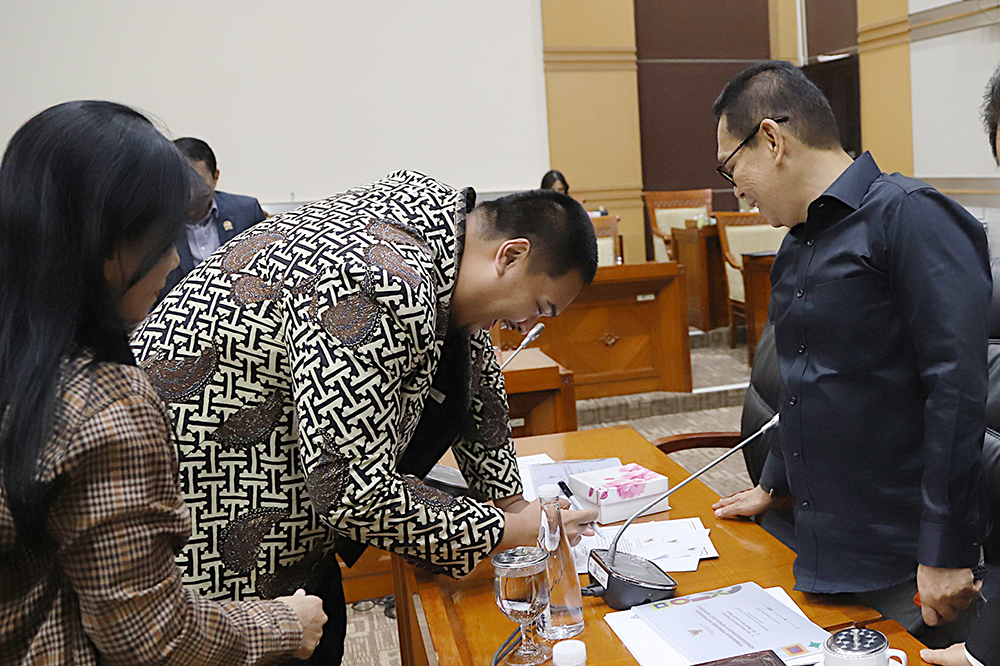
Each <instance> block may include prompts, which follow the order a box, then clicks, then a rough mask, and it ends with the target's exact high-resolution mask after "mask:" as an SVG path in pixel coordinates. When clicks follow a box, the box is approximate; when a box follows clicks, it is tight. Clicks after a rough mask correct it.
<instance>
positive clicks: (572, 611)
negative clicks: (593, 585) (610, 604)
mask: <svg viewBox="0 0 1000 666" xmlns="http://www.w3.org/2000/svg"><path fill="white" fill-rule="evenodd" d="M538 500H539V502H541V504H542V525H541V528H540V529H539V530H538V545H539V546H540V547H541V548H544V549H545V550H546V551H548V553H549V559H548V561H547V566H548V572H549V605H548V606H546V607H545V610H544V611H542V614H541V615H540V616H539V617H538V633H540V634H541V635H542V636H544V637H545V638H548V639H549V640H556V641H558V640H562V639H564V638H572V637H573V636H576V635H577V634H578V633H580V632H581V631H583V595H582V594H580V577H579V576H578V575H577V573H576V565H575V563H574V562H573V553H572V552H571V551H570V547H569V537H567V536H566V530H565V529H564V528H563V522H562V510H561V509H560V507H559V486H557V485H555V484H546V485H543V486H541V487H540V488H539V489H538Z"/></svg>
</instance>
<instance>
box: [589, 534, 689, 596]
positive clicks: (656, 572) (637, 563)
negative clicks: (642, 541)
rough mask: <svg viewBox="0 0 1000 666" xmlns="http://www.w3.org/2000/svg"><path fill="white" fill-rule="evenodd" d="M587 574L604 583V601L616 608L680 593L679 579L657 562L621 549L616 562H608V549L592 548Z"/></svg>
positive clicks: (598, 583)
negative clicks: (672, 576)
mask: <svg viewBox="0 0 1000 666" xmlns="http://www.w3.org/2000/svg"><path fill="white" fill-rule="evenodd" d="M587 574H588V575H589V576H590V581H591V583H593V584H596V585H601V586H602V587H604V594H603V595H602V596H603V597H604V602H605V603H606V604H607V605H608V606H610V607H611V608H613V609H615V610H626V609H628V608H632V607H633V606H641V605H642V604H648V603H651V602H653V601H662V600H663V599H670V598H671V597H673V596H674V595H676V593H677V581H675V580H674V579H673V578H671V577H670V576H669V575H668V574H667V573H666V572H664V571H663V570H662V569H660V567H658V566H656V564H655V563H654V562H652V561H650V560H647V559H645V558H643V557H637V556H635V555H631V554H629V553H623V552H620V551H619V552H617V553H615V560H614V562H613V563H608V551H607V550H606V549H604V548H595V549H594V550H592V551H590V559H589V560H588V561H587Z"/></svg>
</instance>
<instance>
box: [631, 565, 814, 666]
mask: <svg viewBox="0 0 1000 666" xmlns="http://www.w3.org/2000/svg"><path fill="white" fill-rule="evenodd" d="M632 612H633V613H634V614H635V615H637V616H638V617H640V618H641V619H642V620H643V621H645V622H646V624H648V625H649V626H650V627H651V628H652V629H653V630H654V631H655V632H656V633H657V634H658V635H659V636H660V638H662V639H663V640H665V641H666V642H667V643H669V644H670V645H671V646H672V647H673V648H674V649H675V650H677V652H679V653H681V654H682V655H684V656H685V657H686V658H688V659H690V660H692V661H693V662H694V663H702V662H709V661H715V660H718V659H726V658H728V657H734V656H737V655H741V654H748V653H750V652H757V651H759V650H768V649H770V650H774V652H775V654H777V655H778V656H779V657H780V658H781V659H782V661H784V662H785V663H786V664H787V663H789V662H790V661H791V660H793V659H794V660H796V661H799V660H800V658H802V657H810V656H815V657H821V656H822V654H823V642H824V641H825V640H826V639H827V638H828V637H829V636H830V634H829V633H828V632H826V631H824V630H823V629H822V628H821V627H818V626H817V625H815V624H814V623H812V622H810V621H809V620H808V619H807V618H803V617H802V616H800V615H799V614H797V613H792V612H791V611H790V610H789V609H788V608H787V607H785V605H784V604H783V603H781V602H779V601H778V600H777V599H775V598H774V596H772V595H770V594H767V593H766V592H765V591H764V590H763V589H761V587H760V586H759V585H757V584H756V583H753V582H746V583H740V584H738V585H730V586H727V587H724V588H721V589H718V590H711V591H708V592H704V593H697V594H693V595H688V596H686V597H683V598H677V599H665V600H663V601H658V602H654V603H651V604H644V605H642V606H636V607H635V608H633V609H632Z"/></svg>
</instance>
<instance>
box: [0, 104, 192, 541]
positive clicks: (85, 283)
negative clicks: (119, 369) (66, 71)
mask: <svg viewBox="0 0 1000 666" xmlns="http://www.w3.org/2000/svg"><path fill="white" fill-rule="evenodd" d="M189 173H190V168H189V166H188V164H187V160H186V159H185V158H184V156H183V155H181V153H180V151H178V150H177V148H175V147H174V145H173V144H172V143H171V142H170V141H169V140H168V139H167V138H166V137H164V136H163V135H162V134H161V133H160V132H159V131H157V129H156V128H155V127H154V126H153V124H152V123H151V122H150V121H149V120H148V119H146V117H145V116H143V115H142V114H140V113H138V112H137V111H134V110H132V109H130V108H129V107H127V106H123V105H121V104H114V103H111V102H97V101H79V102H67V103H65V104H59V105H58V106H54V107H51V108H49V109H46V110H45V111H43V112H41V113H39V114H38V115H37V116H35V117H34V118H32V119H31V120H29V121H28V122H26V123H25V124H24V125H23V126H22V127H21V128H20V129H19V130H18V131H17V133H16V134H14V137H13V138H12V139H11V140H10V143H9V144H8V145H7V150H6V151H5V152H4V156H3V162H2V163H0V472H2V479H3V492H4V494H5V495H6V498H7V503H8V506H9V507H10V510H11V513H12V514H13V516H14V522H15V526H16V528H17V531H18V533H19V534H20V535H21V536H22V537H24V538H25V539H26V541H28V542H31V543H39V542H40V541H41V540H42V539H44V537H45V536H46V529H45V510H46V507H45V500H46V493H47V488H45V487H43V486H42V484H41V483H40V482H39V480H38V459H39V456H40V455H41V452H42V450H43V448H44V446H45V444H46V442H47V441H48V440H49V438H50V437H51V436H52V432H53V426H54V412H55V410H56V405H57V391H58V386H59V379H60V377H59V374H60V363H61V360H62V359H63V358H64V357H65V356H67V355H74V354H83V353H87V354H90V355H92V358H93V361H94V362H114V363H121V364H128V365H134V364H135V359H134V357H133V356H132V352H131V350H130V348H129V345H128V331H127V330H126V324H125V322H124V321H123V320H122V316H121V313H120V311H119V308H118V300H119V298H118V296H120V295H118V296H116V295H114V294H112V292H111V290H110V288H109V286H108V284H107V280H106V279H105V276H104V264H105V261H106V260H107V259H109V258H110V257H112V256H113V255H114V253H115V251H116V250H117V249H118V248H119V247H120V246H121V245H122V243H124V242H134V243H138V244H139V247H141V248H143V250H144V253H145V258H144V259H143V260H142V261H141V263H140V265H139V268H138V269H137V270H136V272H135V274H133V275H132V276H130V277H128V278H127V279H126V280H125V288H126V289H127V288H129V287H131V286H132V285H134V284H135V283H136V282H138V281H139V279H141V278H142V277H143V276H144V275H145V274H146V273H147V272H148V271H149V270H150V269H151V268H153V267H154V266H155V265H156V264H157V263H158V262H159V261H160V260H161V259H162V258H163V257H164V256H165V255H166V253H167V252H168V251H169V250H170V248H171V247H172V244H173V242H174V240H175V239H176V237H177V235H178V234H179V233H180V230H181V225H182V224H183V220H184V214H185V211H186V209H187V206H188V201H189V198H190V187H191V176H190V175H189Z"/></svg>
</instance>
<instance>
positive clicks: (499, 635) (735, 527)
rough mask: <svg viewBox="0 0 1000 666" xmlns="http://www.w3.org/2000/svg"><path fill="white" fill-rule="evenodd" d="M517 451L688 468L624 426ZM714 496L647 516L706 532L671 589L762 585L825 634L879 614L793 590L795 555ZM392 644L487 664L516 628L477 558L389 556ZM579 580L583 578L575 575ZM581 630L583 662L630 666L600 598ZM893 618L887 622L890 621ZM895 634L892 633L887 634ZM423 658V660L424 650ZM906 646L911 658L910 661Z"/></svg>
mask: <svg viewBox="0 0 1000 666" xmlns="http://www.w3.org/2000/svg"><path fill="white" fill-rule="evenodd" d="M516 445H517V452H518V455H531V454H535V453H543V452H544V453H548V454H549V455H550V456H552V458H554V459H556V460H570V459H576V458H602V457H611V456H617V457H619V458H621V460H622V462H623V463H631V462H636V463H639V464H640V465H643V466H644V467H647V468H649V469H652V470H655V471H658V472H660V473H661V474H664V475H666V476H667V477H668V478H669V479H670V483H671V485H676V484H678V483H679V482H680V481H682V480H683V479H685V478H687V476H688V473H687V472H686V471H685V470H684V469H683V468H682V467H681V466H680V465H678V464H677V463H675V462H674V461H673V460H671V459H670V458H668V457H667V456H666V455H664V454H663V453H661V452H660V451H659V450H658V449H656V448H655V447H654V446H653V445H652V444H650V443H649V442H648V441H647V440H646V439H644V438H643V437H642V436H641V435H639V434H638V433H637V432H635V430H633V429H632V428H631V427H629V426H618V427H614V428H604V429H600V430H584V431H578V432H567V433H559V434H555V435H542V436H538V437H528V438H524V439H519V440H516ZM718 499H719V496H718V495H717V494H715V493H714V492H712V491H711V490H709V489H708V487H707V486H705V485H704V484H702V483H701V482H700V481H694V482H692V483H691V484H689V485H688V486H686V487H685V488H684V489H683V490H681V491H679V492H678V493H677V494H676V495H673V496H671V498H670V504H671V506H672V507H673V508H672V509H671V511H670V512H669V513H658V514H654V515H653V516H651V517H649V518H648V520H665V519H666V518H667V517H669V518H687V517H692V516H700V517H701V519H702V522H703V523H704V524H705V527H708V528H710V529H711V537H712V542H713V543H714V544H715V547H716V549H717V550H718V551H719V558H718V559H713V560H702V561H701V564H700V566H699V567H698V570H697V571H694V572H683V573H674V574H671V575H672V576H673V577H674V578H675V579H676V580H677V582H678V590H677V593H678V595H685V594H693V593H695V592H701V591H705V590H712V589H717V588H720V587H725V586H727V585H734V584H737V583H742V582H746V581H748V580H749V581H754V582H756V583H758V584H759V585H760V586H762V587H765V588H766V587H774V586H780V587H782V588H784V589H785V591H787V592H788V593H789V594H790V595H791V597H792V599H793V600H794V601H795V603H797V604H798V605H799V607H800V608H801V609H802V610H803V612H805V614H806V615H807V616H809V618H810V619H811V620H812V621H813V622H815V623H816V624H818V625H819V626H821V627H823V628H825V629H827V630H831V631H832V630H837V629H842V628H845V627H849V626H851V625H854V624H856V625H858V626H862V625H867V624H870V623H873V622H876V621H878V620H881V616H880V615H879V613H878V612H877V611H874V610H872V609H870V608H867V607H865V606H861V605H859V604H857V603H856V602H854V601H853V600H851V599H839V598H831V597H828V596H825V597H819V596H816V595H811V594H808V593H805V592H798V591H795V590H793V589H792V587H793V586H794V584H795V579H794V576H793V575H792V561H793V560H794V558H795V555H794V553H792V551H791V550H789V549H788V548H786V547H785V546H784V545H783V544H781V543H780V542H779V541H778V540H777V539H775V538H774V537H772V536H771V535H770V534H768V533H767V532H765V531H764V530H763V529H762V528H761V527H760V526H758V525H757V524H756V523H754V522H752V521H749V520H747V521H731V520H718V519H716V518H715V516H714V514H713V513H712V509H711V505H712V504H713V503H714V502H715V501H717V500H718ZM393 576H394V579H395V580H394V583H395V592H396V601H397V609H398V612H399V615H398V618H399V619H398V622H399V633H400V650H401V652H402V656H403V664H404V666H409V665H418V664H428V663H437V664H439V665H440V666H459V665H463V666H472V665H474V664H475V665H481V664H488V663H490V659H491V658H492V656H493V653H494V651H495V650H496V649H497V648H498V647H499V646H500V644H501V643H502V642H503V641H504V639H506V638H507V636H508V635H510V633H511V631H513V630H514V629H515V628H516V626H515V625H514V624H513V623H512V622H510V621H509V620H507V619H506V618H505V617H504V616H503V615H501V613H500V611H499V610H498V609H497V607H496V602H495V600H494V598H493V570H492V566H491V565H490V563H489V560H488V559H487V560H484V561H483V562H482V563H480V565H479V566H478V567H476V570H475V571H473V573H472V574H471V575H470V576H468V577H467V578H464V579H462V580H454V579H451V578H448V577H447V576H434V575H431V574H429V573H427V572H425V571H423V570H418V569H414V568H413V567H411V566H410V565H408V564H406V563H405V562H403V560H401V559H400V558H398V557H395V556H394V558H393ZM583 580H584V581H585V584H586V577H584V578H583ZM583 604H584V619H585V621H586V628H585V629H584V631H583V633H581V634H580V635H579V636H578V638H580V639H581V640H583V641H584V642H585V643H586V644H587V663H588V664H589V666H624V665H626V664H636V663H637V662H636V661H635V659H633V658H632V655H631V654H630V653H629V651H628V649H627V648H626V647H625V646H624V645H623V644H622V642H621V641H620V640H619V639H618V637H617V636H616V635H615V633H614V632H613V631H612V630H611V627H609V626H608V624H607V623H606V622H604V621H603V618H604V615H605V614H607V613H609V612H612V611H611V609H610V608H609V607H608V606H607V605H606V604H605V603H604V602H603V601H602V600H601V599H595V598H592V597H584V600H583ZM893 624H894V623H893ZM897 628H898V630H899V631H902V633H899V632H898V631H897V632H896V633H895V634H892V635H890V634H891V631H890V630H892V631H895V630H896V629H897ZM883 632H884V633H886V634H887V635H890V641H891V642H893V644H894V645H896V646H899V647H901V649H907V648H911V649H913V650H917V649H919V648H920V647H921V646H920V644H919V643H918V642H917V641H916V640H915V639H912V637H910V636H909V634H906V632H905V631H904V630H902V627H899V625H895V626H892V625H885V628H883ZM428 655H430V658H429V656H428ZM916 655H917V653H916V652H913V653H912V655H911V657H910V659H911V661H910V663H920V662H919V661H914V660H915V659H916Z"/></svg>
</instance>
